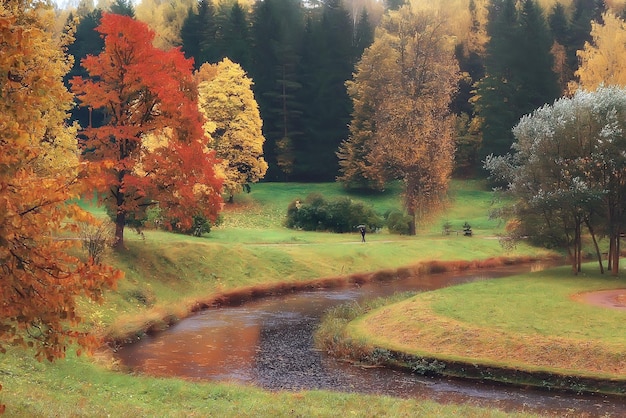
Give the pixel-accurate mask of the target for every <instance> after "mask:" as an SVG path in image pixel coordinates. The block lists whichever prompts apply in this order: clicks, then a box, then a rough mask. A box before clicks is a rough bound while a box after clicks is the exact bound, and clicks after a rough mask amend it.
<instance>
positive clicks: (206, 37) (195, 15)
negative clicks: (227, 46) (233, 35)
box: [180, 0, 220, 69]
mask: <svg viewBox="0 0 626 418" xmlns="http://www.w3.org/2000/svg"><path fill="white" fill-rule="evenodd" d="M180 38H181V42H182V50H183V52H184V54H185V57H186V58H193V59H194V67H195V68H196V69H198V68H200V66H201V65H202V64H203V63H205V62H210V63H216V62H217V61H218V60H219V58H220V56H219V54H218V52H217V47H216V43H217V42H216V38H217V25H216V23H215V7H214V6H213V3H212V2H211V0H200V2H199V3H198V11H197V12H194V10H193V8H191V9H189V12H188V14H187V18H186V19H185V21H184V22H183V25H182V27H181V30H180Z"/></svg>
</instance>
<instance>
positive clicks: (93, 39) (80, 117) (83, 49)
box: [65, 9, 104, 128]
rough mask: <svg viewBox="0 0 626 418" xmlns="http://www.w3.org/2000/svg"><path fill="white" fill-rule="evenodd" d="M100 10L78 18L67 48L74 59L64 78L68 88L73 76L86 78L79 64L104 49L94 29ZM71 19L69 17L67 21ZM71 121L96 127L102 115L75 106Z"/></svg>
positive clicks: (100, 121)
mask: <svg viewBox="0 0 626 418" xmlns="http://www.w3.org/2000/svg"><path fill="white" fill-rule="evenodd" d="M101 18H102V10H100V9H95V10H92V11H91V12H89V13H87V14H85V15H84V16H83V17H82V18H80V20H79V22H78V25H77V26H76V32H75V34H74V39H75V40H74V42H73V43H72V44H70V45H68V47H67V52H68V54H69V55H72V56H73V57H74V64H73V65H72V68H71V69H70V71H69V72H68V73H67V76H66V77H65V85H66V86H67V87H68V88H69V85H70V84H69V80H71V79H72V78H73V77H75V76H79V77H86V76H87V71H86V70H85V69H84V68H83V67H82V66H81V65H80V62H81V60H82V59H83V58H85V57H86V56H87V55H97V54H99V53H100V51H102V48H104V41H103V40H102V38H101V37H100V34H99V33H98V32H96V27H97V26H98V25H99V24H100V19H101ZM72 19H73V16H71V15H70V17H69V19H68V20H69V21H71V20H72ZM70 120H71V121H77V122H78V123H79V124H80V126H82V127H83V128H86V127H88V126H90V125H91V126H94V127H98V126H100V125H102V123H103V120H104V114H103V113H102V112H100V111H98V110H94V109H88V108H81V107H78V106H75V107H73V108H72V110H71V117H70Z"/></svg>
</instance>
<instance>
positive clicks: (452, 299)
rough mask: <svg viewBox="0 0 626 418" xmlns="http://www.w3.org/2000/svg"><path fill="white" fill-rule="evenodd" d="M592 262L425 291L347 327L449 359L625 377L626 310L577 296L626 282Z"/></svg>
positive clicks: (372, 339)
mask: <svg viewBox="0 0 626 418" xmlns="http://www.w3.org/2000/svg"><path fill="white" fill-rule="evenodd" d="M585 267H586V270H587V271H588V273H585V274H581V275H579V276H572V274H571V270H570V269H569V268H567V267H563V268H559V269H551V270H548V271H544V272H536V273H531V274H527V275H521V276H516V277H512V278H506V279H500V280H488V281H480V282H475V283H470V284H465V285H461V286H454V287H449V288H445V289H441V290H438V291H434V292H426V293H422V294H419V295H416V296H414V297H412V298H410V299H407V300H404V301H401V302H398V303H395V304H392V305H389V306H385V307H384V308H381V309H378V310H375V311H373V312H371V313H368V314H367V315H365V316H363V317H360V318H358V319H356V320H354V321H353V322H351V323H350V324H349V325H348V328H347V330H348V334H347V335H348V336H350V338H352V339H353V340H354V339H357V340H360V341H363V344H366V345H370V346H376V347H381V348H383V349H390V350H399V351H402V352H407V353H410V354H414V355H419V356H423V357H428V358H434V359H439V360H444V361H455V362H458V361H460V362H464V363H467V364H471V365H476V364H479V365H483V366H497V367H504V368H507V369H516V370H529V371H544V372H549V373H554V374H559V375H562V374H566V375H572V376H582V377H592V378H597V379H613V380H615V381H624V375H625V374H626V362H625V361H624V358H625V355H626V338H625V337H624V333H623V323H624V321H626V312H624V311H619V310H613V309H607V308H604V307H597V306H592V305H588V304H585V303H581V302H579V301H577V300H575V299H574V297H573V296H574V295H577V294H579V293H582V292H589V291H594V290H602V289H613V288H623V287H625V286H626V283H625V282H624V280H623V279H618V278H614V277H611V276H603V275H600V274H599V273H595V272H593V271H594V270H595V265H585Z"/></svg>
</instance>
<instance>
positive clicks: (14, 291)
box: [0, 0, 119, 360]
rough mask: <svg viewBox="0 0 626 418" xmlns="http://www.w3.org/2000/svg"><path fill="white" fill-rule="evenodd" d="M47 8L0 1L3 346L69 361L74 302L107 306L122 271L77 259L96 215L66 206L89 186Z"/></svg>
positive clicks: (78, 338)
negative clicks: (81, 226)
mask: <svg viewBox="0 0 626 418" xmlns="http://www.w3.org/2000/svg"><path fill="white" fill-rule="evenodd" d="M53 21H54V19H53V16H52V13H51V10H50V9H49V8H47V6H45V5H44V4H43V3H40V2H36V1H35V2H31V1H29V0H8V1H3V2H2V3H0V45H1V49H0V51H1V53H0V299H1V300H2V305H1V307H0V348H1V347H2V346H3V345H4V344H7V343H17V344H24V345H28V346H35V347H36V348H37V356H38V358H47V359H49V360H52V359H54V358H58V357H63V356H64V354H65V349H66V346H67V345H68V344H70V343H72V342H78V343H79V344H81V345H83V346H86V347H90V346H92V344H94V343H95V339H94V338H93V337H91V336H89V335H87V334H84V333H79V332H77V331H75V330H74V329H72V328H74V327H73V326H74V325H76V324H77V323H78V322H80V318H79V316H78V315H77V312H76V302H75V298H76V297H78V296H81V295H82V296H87V297H89V298H91V299H94V300H100V299H101V297H102V291H103V290H104V289H106V288H108V287H111V286H113V285H114V283H115V280H116V279H117V278H118V276H119V273H117V272H114V271H113V270H112V269H111V268H109V267H107V266H103V265H99V264H98V263H96V262H95V261H94V260H87V261H85V260H80V259H78V258H76V257H75V256H72V255H70V254H69V250H70V247H72V246H74V245H75V244H76V242H77V241H75V240H64V239H63V237H64V236H67V235H77V233H78V223H79V222H81V221H86V220H89V216H88V214H86V213H85V212H83V211H81V210H80V208H78V206H77V205H75V204H69V203H68V201H70V200H71V199H76V198H78V197H79V196H80V193H81V192H82V190H83V189H82V188H83V186H84V185H85V183H83V182H82V181H81V178H89V176H88V175H87V173H80V172H79V163H78V149H77V143H76V128H75V127H71V126H70V127H68V126H66V125H65V121H66V119H67V116H68V110H69V109H70V107H71V106H72V95H71V94H70V93H69V92H68V91H67V89H66V88H65V86H64V85H63V81H62V78H63V76H64V75H65V74H66V73H67V71H68V70H69V68H70V65H71V61H70V59H68V57H67V55H66V54H65V52H64V49H63V48H64V44H65V43H66V41H67V39H65V40H58V39H57V40H54V39H53V38H52V36H51V31H52V30H53V28H52V26H53Z"/></svg>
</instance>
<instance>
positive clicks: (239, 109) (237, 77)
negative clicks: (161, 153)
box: [196, 58, 267, 198]
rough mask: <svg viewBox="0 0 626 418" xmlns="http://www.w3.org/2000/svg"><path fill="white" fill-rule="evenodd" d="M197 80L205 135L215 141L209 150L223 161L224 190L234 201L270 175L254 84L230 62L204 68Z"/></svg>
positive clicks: (225, 61) (204, 65) (212, 141)
mask: <svg viewBox="0 0 626 418" xmlns="http://www.w3.org/2000/svg"><path fill="white" fill-rule="evenodd" d="M196 80H197V82H198V93H199V98H198V106H199V107H200V110H201V112H202V113H203V114H204V116H205V118H206V123H205V124H204V130H205V135H206V136H207V137H209V138H212V140H211V142H210V144H209V146H210V147H211V148H213V149H214V150H215V151H216V154H217V157H218V158H219V159H221V160H222V163H221V170H222V171H223V173H224V178H225V181H224V190H225V191H226V192H227V193H228V194H229V196H230V197H231V198H232V197H233V195H234V194H236V193H238V192H240V191H241V190H242V187H243V186H244V185H245V184H247V183H254V182H257V181H259V180H260V179H262V178H263V176H264V175H265V172H266V171H267V163H266V162H265V160H264V159H263V143H264V142H265V138H264V137H263V133H262V131H261V128H262V121H261V116H260V114H259V107H258V105H257V102H256V100H255V99H254V94H253V92H252V80H251V79H250V78H248V77H247V76H246V74H245V72H244V71H243V69H242V68H241V66H240V65H239V64H236V63H233V62H232V61H230V60H229V59H228V58H225V59H224V60H223V61H221V62H220V63H218V64H213V65H212V64H203V65H202V67H201V68H200V70H199V71H198V72H196Z"/></svg>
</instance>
